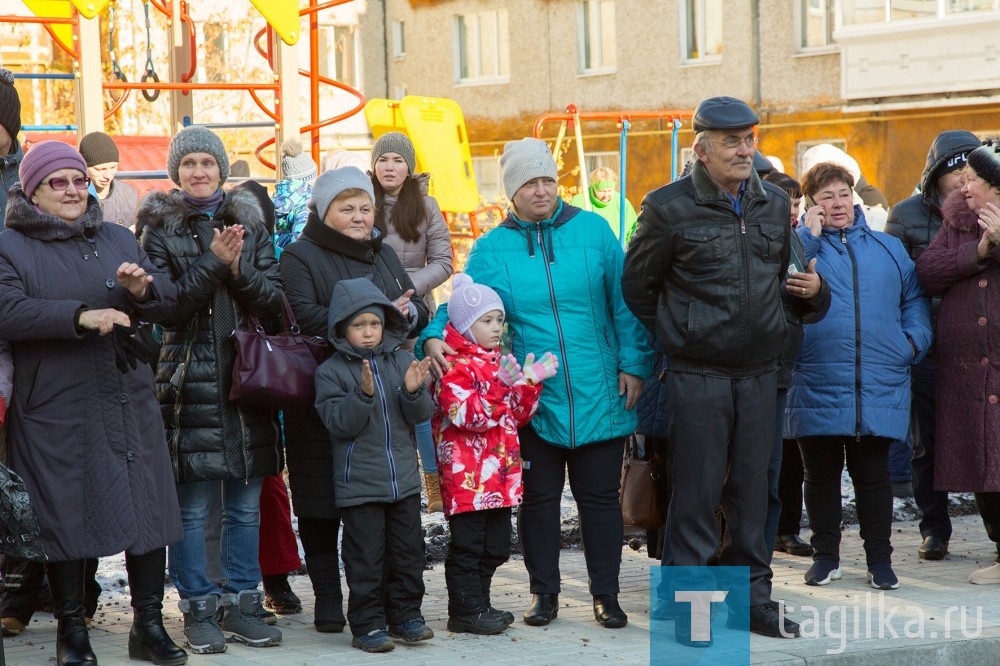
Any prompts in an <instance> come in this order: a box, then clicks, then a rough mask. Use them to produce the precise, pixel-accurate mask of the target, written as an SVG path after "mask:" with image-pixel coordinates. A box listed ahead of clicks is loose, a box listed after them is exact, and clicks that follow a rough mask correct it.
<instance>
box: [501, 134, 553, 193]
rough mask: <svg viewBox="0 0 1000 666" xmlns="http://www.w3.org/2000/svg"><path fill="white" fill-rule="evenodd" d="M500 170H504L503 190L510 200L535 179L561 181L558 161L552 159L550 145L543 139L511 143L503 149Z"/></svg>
mask: <svg viewBox="0 0 1000 666" xmlns="http://www.w3.org/2000/svg"><path fill="white" fill-rule="evenodd" d="M500 169H501V170H503V189H504V191H505V192H506V193H507V198H508V199H513V198H514V193H515V192H517V191H518V190H519V189H521V186H522V185H524V184H525V183H527V182H528V181H529V180H534V179H535V178H551V179H552V180H559V171H558V169H557V168H556V161H555V160H554V159H552V153H551V152H550V151H549V147H548V145H547V144H546V143H545V142H544V141H542V140H541V139H532V138H531V137H528V138H526V139H521V140H520V141H509V142H508V143H507V145H505V146H504V147H503V155H502V156H501V157H500Z"/></svg>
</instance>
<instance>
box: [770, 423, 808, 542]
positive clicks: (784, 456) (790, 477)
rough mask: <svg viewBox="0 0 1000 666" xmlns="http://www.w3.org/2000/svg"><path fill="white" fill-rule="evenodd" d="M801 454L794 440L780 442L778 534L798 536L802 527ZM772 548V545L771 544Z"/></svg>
mask: <svg viewBox="0 0 1000 666" xmlns="http://www.w3.org/2000/svg"><path fill="white" fill-rule="evenodd" d="M802 481H803V470H802V454H801V453H800V452H799V443H798V442H797V441H795V440H794V439H786V440H783V441H782V442H781V474H780V475H779V476H778V496H779V497H780V498H781V513H780V514H779V516H778V534H798V533H799V530H800V529H801V526H802ZM772 546H773V544H772Z"/></svg>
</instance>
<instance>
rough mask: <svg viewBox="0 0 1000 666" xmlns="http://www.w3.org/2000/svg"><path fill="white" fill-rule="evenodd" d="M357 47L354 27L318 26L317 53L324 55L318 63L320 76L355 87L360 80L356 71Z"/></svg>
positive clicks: (359, 59) (358, 60)
mask: <svg viewBox="0 0 1000 666" xmlns="http://www.w3.org/2000/svg"><path fill="white" fill-rule="evenodd" d="M359 46H360V45H359V43H358V39H357V28H356V26H350V25H324V26H320V30H319V52H320V54H325V56H323V55H321V57H320V61H319V73H320V75H322V76H326V77H329V78H331V79H335V80H337V81H340V82H341V83H346V84H347V85H349V86H357V85H358V81H359V80H360V79H361V76H360V72H359V71H358V67H359V63H360V62H361V58H360V54H359V52H358V48H359Z"/></svg>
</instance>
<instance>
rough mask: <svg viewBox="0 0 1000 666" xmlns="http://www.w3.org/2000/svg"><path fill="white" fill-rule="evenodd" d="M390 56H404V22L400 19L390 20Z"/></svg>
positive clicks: (396, 57) (397, 57)
mask: <svg viewBox="0 0 1000 666" xmlns="http://www.w3.org/2000/svg"><path fill="white" fill-rule="evenodd" d="M392 57H393V58H395V59H396V60H402V59H403V58H405V57H406V22H405V21H403V20H401V19H398V20H395V21H393V22H392Z"/></svg>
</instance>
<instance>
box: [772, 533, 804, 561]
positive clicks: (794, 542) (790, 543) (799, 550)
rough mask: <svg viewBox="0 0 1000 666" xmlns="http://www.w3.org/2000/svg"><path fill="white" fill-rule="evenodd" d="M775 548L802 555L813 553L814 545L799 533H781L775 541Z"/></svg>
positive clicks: (790, 553)
mask: <svg viewBox="0 0 1000 666" xmlns="http://www.w3.org/2000/svg"><path fill="white" fill-rule="evenodd" d="M774 549H775V550H777V551H782V552H785V553H788V554H789V555H799V556H802V557H805V556H807V555H812V554H813V547H812V546H810V545H809V542H808V541H805V540H804V539H802V537H800V536H799V535H798V534H779V535H778V539H777V541H775V543H774Z"/></svg>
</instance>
